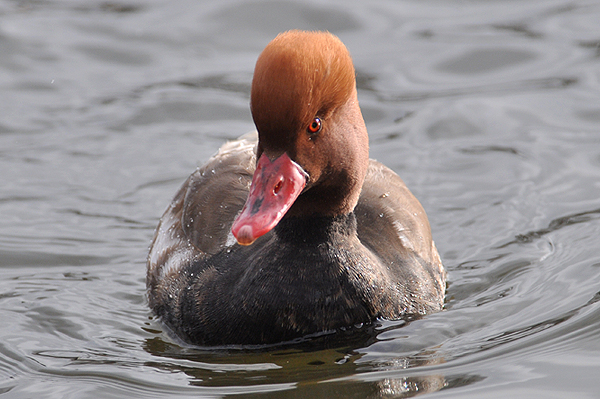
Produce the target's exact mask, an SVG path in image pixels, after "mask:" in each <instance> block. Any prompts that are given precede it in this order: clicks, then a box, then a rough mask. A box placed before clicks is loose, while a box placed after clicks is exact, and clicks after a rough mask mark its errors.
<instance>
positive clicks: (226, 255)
mask: <svg viewBox="0 0 600 399" xmlns="http://www.w3.org/2000/svg"><path fill="white" fill-rule="evenodd" d="M251 104H252V105H251V109H252V114H253V118H254V121H255V124H256V126H257V130H258V141H257V137H256V134H253V135H252V134H251V135H247V136H244V137H243V138H241V139H240V140H238V141H235V142H231V143H228V144H226V145H224V146H223V147H222V148H221V149H220V150H219V152H218V153H217V154H216V155H215V156H214V157H213V158H211V159H210V160H209V162H208V163H207V164H206V165H205V166H204V167H202V168H201V169H199V170H198V171H196V172H195V173H194V174H192V175H191V176H190V178H189V179H188V180H187V181H186V182H185V183H184V185H183V187H182V188H181V189H180V191H179V192H178V194H177V195H176V197H175V199H174V200H173V202H172V204H171V206H170V207H169V208H168V209H167V211H166V212H165V214H164V215H163V217H162V219H161V222H160V224H159V227H158V229H157V232H156V235H155V238H154V241H153V244H152V247H151V249H150V254H149V257H148V274H147V286H148V299H149V304H150V307H151V308H152V309H153V311H154V312H155V313H156V314H157V315H158V316H160V318H161V319H162V321H163V322H164V323H165V324H166V325H167V326H168V327H169V328H170V329H171V330H173V331H174V332H175V333H176V334H177V335H178V336H179V337H181V338H182V339H183V340H185V341H187V342H190V343H193V344H199V345H227V344H267V343H276V342H281V341H286V340H290V339H294V338H298V337H302V336H304V335H307V334H311V333H318V332H323V331H332V330H335V329H338V328H342V327H348V326H352V325H354V324H357V323H368V322H372V321H374V320H375V319H377V318H385V319H401V318H407V317H414V316H419V315H424V314H426V313H429V312H433V311H437V310H439V309H441V307H442V304H443V297H444V289H445V272H444V269H443V267H442V264H441V261H440V258H439V255H438V253H437V250H436V248H435V245H434V244H433V241H432V240H431V232H430V227H429V222H428V220H427V216H426V215H425V212H424V210H423V208H422V207H421V205H420V204H419V202H418V201H417V199H416V198H415V197H414V196H413V195H412V194H411V193H410V191H409V190H408V189H407V188H406V186H405V185H404V182H403V181H402V180H401V179H400V178H399V177H398V176H397V175H396V174H395V173H394V172H392V171H391V170H390V169H388V168H387V167H385V166H383V165H381V164H380V163H378V162H376V161H373V160H369V158H368V136H367V131H366V127H365V124H364V121H363V118H362V115H361V112H360V108H359V106H358V100H357V96H356V88H355V80H354V68H353V66H352V61H351V59H350V55H349V54H348V51H347V50H346V48H345V47H344V45H343V44H342V43H341V42H340V41H339V39H337V38H336V37H335V36H333V35H331V34H329V33H323V32H301V31H291V32H286V33H283V34H281V35H279V36H278V37H277V38H276V39H275V40H273V41H272V42H271V43H270V44H269V45H268V46H267V47H266V49H265V50H264V51H263V53H262V54H261V56H260V57H259V59H258V61H257V65H256V69H255V76H254V80H253V84H252V94H251ZM317 120H318V122H319V125H320V129H319V130H318V131H317V132H313V131H312V130H311V129H310V128H309V127H310V125H311V123H313V122H314V121H317ZM319 125H315V126H319ZM315 130H316V129H315ZM288 157H289V158H288ZM258 158H260V159H261V162H259V168H260V170H257V169H256V165H257V159H258ZM280 165H283V166H281V167H282V168H283V169H281V170H283V172H281V176H282V177H281V179H279V178H278V179H279V180H277V179H275V180H276V181H275V182H274V183H271V181H270V180H267V179H270V177H269V176H279V175H272V173H280V171H279V169H278V168H280ZM287 170H290V171H291V172H287ZM255 172H256V173H255ZM288 173H293V177H292V175H290V174H288ZM253 174H254V175H255V176H254V178H253ZM251 181H252V182H253V183H252V185H253V187H254V188H253V190H252V192H251V194H250V196H249V195H248V192H249V186H250V182H251ZM293 181H294V182H295V183H294V184H296V186H294V187H295V188H293V189H290V190H288V191H286V189H287V187H288V186H287V184H288V183H289V184H291V182H293ZM298 184H299V185H300V186H298ZM281 187H283V189H282V188H281ZM280 189H281V190H282V191H281V192H280V191H279V190H280ZM288 192H290V193H292V194H287V193H288ZM282 195H284V196H287V195H290V196H291V197H289V198H287V197H286V198H284V199H285V201H284V202H285V203H286V205H278V204H279V202H272V201H279V200H280V199H281V198H280V197H281V196H282ZM271 198H274V199H271ZM245 202H247V204H248V205H247V207H249V208H248V209H247V210H245V211H244V212H242V213H241V215H240V211H241V210H242V207H244V203H245ZM282 203H283V202H282ZM288 206H289V209H288V208H287V207H288ZM278 207H283V208H281V209H280V208H278ZM266 216H269V217H271V216H272V217H274V218H275V219H274V220H275V222H273V223H271V222H269V223H271V224H266V225H265V224H264V223H266V222H264V221H262V220H264V218H265V217H266ZM236 218H237V221H236V222H235V224H234V220H235V219H236ZM261 223H262V224H261ZM232 225H233V226H234V229H233V230H234V232H235V234H236V236H237V240H238V241H239V242H240V243H243V244H244V245H239V244H238V243H236V238H235V237H234V236H233V235H232V234H231V229H232ZM265 226H266V227H265ZM273 226H274V227H273ZM265 232H266V233H265ZM249 244H251V245H249Z"/></svg>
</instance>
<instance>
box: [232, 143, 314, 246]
mask: <svg viewBox="0 0 600 399" xmlns="http://www.w3.org/2000/svg"><path fill="white" fill-rule="evenodd" d="M306 178H307V174H306V172H304V170H303V169H302V168H301V167H300V165H298V164H297V163H296V162H294V161H292V160H291V159H290V157H289V156H288V155H287V154H286V153H284V154H283V155H281V156H280V157H279V158H277V159H275V160H274V161H273V162H271V160H270V159H269V157H267V156H266V155H265V154H264V153H263V154H262V156H261V157H260V159H259V160H258V164H257V165H256V171H255V172H254V176H253V177H252V184H251V186H250V194H248V199H247V200H246V204H245V205H244V208H243V209H242V212H241V213H240V215H239V216H238V217H237V219H236V220H235V221H234V222H233V226H232V227H231V232H232V233H233V235H234V236H235V238H236V239H237V241H238V243H239V244H241V245H250V244H252V243H253V242H254V241H256V239H257V238H258V237H260V236H262V235H264V234H266V233H268V232H269V231H271V229H272V228H273V227H275V226H276V225H277V223H279V221H280V220H281V218H282V217H283V215H285V213H286V212H287V211H288V209H290V207H291V206H292V204H293V203H294V201H296V198H298V196H299V195H300V193H301V192H302V190H303V189H304V186H306Z"/></svg>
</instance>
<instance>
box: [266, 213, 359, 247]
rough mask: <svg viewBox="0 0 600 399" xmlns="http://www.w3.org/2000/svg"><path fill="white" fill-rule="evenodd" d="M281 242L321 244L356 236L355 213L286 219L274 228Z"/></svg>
mask: <svg viewBox="0 0 600 399" xmlns="http://www.w3.org/2000/svg"><path fill="white" fill-rule="evenodd" d="M274 231H275V234H276V235H277V237H278V238H279V239H280V240H281V241H285V242H291V243H296V244H319V243H323V242H332V241H336V239H338V238H342V237H354V236H356V234H357V233H356V217H355V216H354V213H349V214H346V215H338V216H304V217H285V218H283V219H282V220H281V221H280V222H279V224H277V226H276V227H275V228H274Z"/></svg>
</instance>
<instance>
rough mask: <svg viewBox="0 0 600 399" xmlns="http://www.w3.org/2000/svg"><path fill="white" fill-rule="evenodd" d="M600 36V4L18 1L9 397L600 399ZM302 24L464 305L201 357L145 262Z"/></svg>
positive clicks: (6, 222)
mask: <svg viewBox="0 0 600 399" xmlns="http://www.w3.org/2000/svg"><path fill="white" fill-rule="evenodd" d="M598 21H600V3H599V2H597V1H549V0H545V1H534V0H528V1H508V0H506V1H500V0H498V1H458V0H453V1H450V0H448V1H408V0H402V1H375V2H361V1H357V0H353V1H311V2H275V1H270V2H269V1H267V2H258V1H241V0H231V1H214V2H198V1H185V0H174V1H170V2H162V1H134V0H131V1H89V0H85V1H84V0H72V1H26V0H23V1H16V0H14V1H8V0H3V1H0V92H1V93H2V95H1V96H0V109H1V110H2V112H0V176H1V177H0V215H1V218H0V268H1V269H0V320H2V323H1V324H0V394H1V395H2V397H6V398H34V397H35V398H38V397H44V398H92V397H93V398H97V397H103V398H111V397H115V398H116V397H130V398H156V397H161V398H162V397H195V398H197V397H222V396H227V395H237V396H238V397H239V396H241V397H277V398H288V397H294V398H296V397H323V398H332V397H344V398H345V397H356V398H365V397H369V398H374V397H385V398H388V397H402V396H412V395H415V394H422V393H428V394H429V395H430V396H432V397H433V396H435V397H444V398H446V397H456V398H479V397H486V398H504V397H519V398H520V397H523V398H524V397H556V398H563V397H570V398H593V397H597V396H598V392H599V391H600V381H599V380H598V375H599V373H600V252H599V251H598V248H600V90H599V89H600V24H599V23H598ZM288 28H303V29H328V30H330V31H332V32H333V33H335V34H337V35H339V36H340V38H341V39H342V40H343V41H344V42H345V43H346V44H347V46H348V47H349V49H350V51H351V53H352V54H353V57H354V61H355V63H356V67H357V72H358V78H359V97H360V100H361V105H362V107H363V111H364V115H365V118H366V121H367V126H368V128H369V132H370V136H371V155H372V157H374V158H377V159H379V160H380V161H382V162H384V163H385V164H387V165H389V166H390V167H392V168H393V169H394V170H396V171H397V172H398V173H399V174H400V175H401V176H402V177H403V178H404V179H405V181H406V182H407V184H408V185H409V187H411V189H412V190H413V192H414V193H415V194H416V195H417V197H418V198H419V199H420V200H421V201H422V203H423V205H424V207H425V209H426V210H427V212H428V214H429V217H430V221H431V225H432V229H433V232H434V238H435V240H436V243H437V246H438V248H439V250H440V254H441V256H442V259H443V260H444V263H445V265H446V267H447V269H448V271H449V286H448V294H447V304H446V310H445V311H443V312H441V313H438V314H434V315H431V316H428V317H426V318H424V319H422V320H418V321H413V322H411V323H408V324H405V323H389V322H388V323H383V324H382V325H378V326H374V327H372V328H364V329H362V330H360V331H358V332H357V333H355V334H347V336H340V337H337V339H336V340H334V341H330V342H311V343H308V344H307V345H304V346H299V347H283V348H277V349H272V350H267V351H252V350H245V351H233V350H232V351H223V350H221V351H219V350H210V349H205V350H202V349H192V348H184V347H181V346H179V345H178V344H177V343H175V342H173V341H172V340H171V339H169V337H168V336H167V335H166V334H165V333H164V332H163V331H161V327H160V325H159V324H158V323H156V321H155V320H154V319H153V318H152V315H151V314H150V312H149V311H148V309H147V307H146V302H145V298H144V292H145V283H144V273H145V270H144V269H145V266H144V263H145V256H146V253H147V247H148V245H149V242H150V240H151V237H152V234H153V230H154V228H155V226H156V224H157V222H158V218H159V217H160V215H161V214H162V212H163V210H164V209H165V207H166V206H167V204H168V202H169V201H170V199H171V198H172V196H173V195H174V194H175V191H176V189H177V188H178V186H179V185H180V184H181V183H182V182H183V180H184V179H185V178H186V177H187V175H188V174H189V173H191V172H192V171H193V170H194V168H195V166H196V165H197V164H199V163H202V162H203V160H206V159H207V158H208V157H209V156H210V155H211V154H212V153H213V152H214V151H215V150H216V149H217V148H218V147H219V146H220V145H221V144H222V143H223V142H224V141H225V140H226V139H231V138H235V137H236V136H238V135H239V134H242V133H244V132H246V131H249V130H251V129H252V122H251V118H250V113H249V111H248V93H249V83H250V79H251V76H252V69H253V65H254V61H255V59H256V57H257V55H258V53H259V52H260V51H261V49H262V48H263V47H264V46H265V45H266V43H267V42H268V41H269V40H270V39H272V38H273V37H274V36H275V35H276V34H277V33H278V32H279V31H282V30H285V29H288Z"/></svg>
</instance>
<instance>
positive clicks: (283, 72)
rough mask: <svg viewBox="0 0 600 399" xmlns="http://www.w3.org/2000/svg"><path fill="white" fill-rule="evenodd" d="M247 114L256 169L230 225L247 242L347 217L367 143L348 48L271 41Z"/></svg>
mask: <svg viewBox="0 0 600 399" xmlns="http://www.w3.org/2000/svg"><path fill="white" fill-rule="evenodd" d="M250 101H251V111H252V117H253V119H254V123H255V125H256V128H257V130H258V137H259V141H258V149H257V159H258V163H257V167H256V172H255V173H254V177H253V178H252V185H251V187H250V193H249V195H248V200H247V201H246V204H245V205H244V208H243V210H242V212H241V213H240V215H239V216H238V218H237V219H236V220H235V222H234V223H233V226H232V232H233V234H234V236H235V237H236V238H237V240H238V242H239V243H240V244H242V245H250V244H252V243H253V242H254V241H255V240H256V239H257V238H258V237H260V236H262V235H263V234H265V233H267V232H268V231H270V230H271V229H272V228H273V227H275V226H276V225H277V223H278V222H279V221H280V220H281V219H282V218H283V217H284V216H286V217H292V216H311V215H319V216H336V215H343V214H348V213H350V212H352V210H353V209H354V207H355V206H356V203H357V201H358V197H359V195H360V190H361V187H362V183H363V181H364V177H365V174H366V171H367V167H368V163H369V148H368V147H369V143H368V141H369V139H368V136H367V129H366V127H365V124H364V120H363V117H362V114H361V112H360V108H359V106H358V99H357V95H356V80H355V72H354V66H353V64H352V59H351V58H350V54H349V53H348V50H347V49H346V47H345V46H344V44H343V43H342V42H341V41H340V40H339V39H338V38H337V37H335V36H334V35H332V34H330V33H327V32H304V31H289V32H285V33H282V34H280V35H279V36H277V37H276V38H275V39H274V40H273V41H272V42H271V43H269V44H268V45H267V47H266V48H265V49H264V50H263V52H262V53H261V55H260V56H259V58H258V61H257V62H256V67H255V70H254V78H253V80H252V93H251V100H250Z"/></svg>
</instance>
